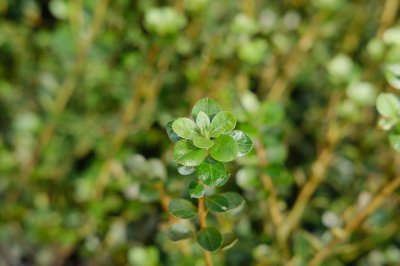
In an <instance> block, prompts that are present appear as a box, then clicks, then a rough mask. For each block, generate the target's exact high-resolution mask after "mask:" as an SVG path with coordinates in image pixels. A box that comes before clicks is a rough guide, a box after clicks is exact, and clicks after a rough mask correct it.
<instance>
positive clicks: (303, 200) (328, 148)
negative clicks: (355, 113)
mask: <svg viewBox="0 0 400 266" xmlns="http://www.w3.org/2000/svg"><path fill="white" fill-rule="evenodd" d="M337 102H338V97H337V96H336V95H334V96H332V97H331V101H330V104H329V107H328V114H327V117H328V118H327V120H328V121H330V123H329V125H328V129H327V137H326V139H327V144H326V145H325V147H324V148H323V149H322V151H321V152H320V154H319V155H318V157H317V159H316V161H315V162H314V163H313V164H312V167H311V174H310V178H309V179H308V181H307V182H306V183H305V185H304V186H303V188H302V189H301V191H300V194H299V196H298V197H297V199H296V201H295V204H294V206H293V208H292V209H291V211H290V212H289V214H288V216H287V218H286V219H285V220H286V222H285V223H284V224H283V226H282V227H281V230H280V231H279V232H278V234H279V237H280V238H281V239H283V240H285V241H286V240H287V238H288V237H289V234H290V233H291V231H292V230H293V229H294V228H295V227H296V226H297V225H298V224H299V222H300V220H301V218H302V216H303V213H304V210H305V208H306V206H307V204H308V203H309V201H310V198H311V196H312V195H313V193H314V192H315V190H316V189H317V187H318V185H319V184H320V183H321V182H322V181H323V179H324V177H325V174H326V171H327V168H328V166H329V163H330V162H331V159H332V157H333V152H334V149H335V146H336V144H337V143H338V142H339V141H340V139H341V137H342V131H343V130H340V129H339V127H338V125H337V122H336V118H335V110H336V106H337Z"/></svg>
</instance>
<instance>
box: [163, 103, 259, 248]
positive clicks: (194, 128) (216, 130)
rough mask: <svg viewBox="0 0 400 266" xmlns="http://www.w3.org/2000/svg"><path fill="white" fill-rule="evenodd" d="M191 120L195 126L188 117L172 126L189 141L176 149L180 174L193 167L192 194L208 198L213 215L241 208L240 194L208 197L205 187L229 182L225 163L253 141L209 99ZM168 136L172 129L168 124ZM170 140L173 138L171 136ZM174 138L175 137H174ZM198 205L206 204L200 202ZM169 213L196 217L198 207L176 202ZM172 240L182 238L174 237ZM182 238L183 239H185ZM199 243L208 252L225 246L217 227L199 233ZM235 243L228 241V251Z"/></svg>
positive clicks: (207, 201) (190, 189)
mask: <svg viewBox="0 0 400 266" xmlns="http://www.w3.org/2000/svg"><path fill="white" fill-rule="evenodd" d="M192 117H193V119H194V120H195V121H196V123H195V122H194V121H192V120H190V119H188V118H179V119H176V120H174V122H173V123H172V130H173V131H174V132H175V133H176V134H177V135H178V136H180V137H182V138H186V140H179V141H178V142H176V143H175V147H174V160H175V162H176V163H177V164H178V171H179V172H180V173H181V174H183V175H187V174H191V173H192V168H189V169H187V168H184V167H188V166H189V167H194V168H195V169H196V170H195V173H196V176H197V178H198V181H192V182H191V183H190V184H189V188H188V190H189V195H190V197H192V198H201V200H203V198H205V208H207V210H209V211H211V212H218V213H222V212H226V211H228V210H230V209H233V208H236V207H238V206H239V205H240V204H241V203H242V202H243V201H244V199H243V197H241V196H240V195H239V194H237V193H233V192H226V193H222V194H218V193H213V194H212V195H206V194H205V186H208V187H212V188H216V187H220V186H223V185H224V184H225V183H226V182H227V181H228V179H229V174H228V173H227V172H226V168H225V165H224V162H230V161H233V160H235V159H236V158H237V157H238V156H244V155H246V154H247V153H249V152H250V150H251V149H252V147H253V143H252V141H251V139H250V138H249V137H248V136H247V135H246V134H245V133H244V132H243V131H240V130H235V131H233V130H234V128H235V126H236V117H235V116H234V115H233V114H232V113H230V112H227V111H221V108H220V107H219V105H218V104H217V103H216V102H215V101H213V100H211V99H208V98H205V99H201V100H200V101H198V102H197V103H196V104H195V105H194V107H193V109H192ZM167 134H168V135H169V136H170V135H171V132H170V128H168V125H167ZM170 138H171V137H170ZM171 139H175V138H171ZM199 204H204V203H200V200H199ZM202 208H204V206H199V216H200V217H199V219H200V220H205V219H206V218H205V217H202V216H203V215H205V213H204V212H203V211H201V209H202ZM169 210H170V213H171V214H172V215H174V216H176V217H179V218H182V219H189V218H193V217H195V216H196V209H195V207H194V206H193V205H192V204H191V203H190V202H188V201H187V200H185V199H173V200H171V202H170V205H169ZM172 237H173V240H179V238H180V236H179V234H178V236H175V235H172ZM182 239H184V238H183V237H182ZM197 242H198V243H199V244H200V246H201V247H202V248H204V249H205V250H208V251H216V250H217V249H218V248H219V247H221V245H222V235H221V233H220V232H219V231H218V230H217V229H216V228H214V227H204V225H203V224H202V225H201V229H200V231H199V232H198V234H197ZM233 242H234V240H230V241H228V243H226V245H225V246H224V247H225V248H226V247H227V246H229V245H230V244H232V243H233Z"/></svg>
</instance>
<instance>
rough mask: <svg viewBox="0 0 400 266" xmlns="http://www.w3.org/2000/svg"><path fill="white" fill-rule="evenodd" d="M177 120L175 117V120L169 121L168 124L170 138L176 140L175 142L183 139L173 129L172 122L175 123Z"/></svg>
mask: <svg viewBox="0 0 400 266" xmlns="http://www.w3.org/2000/svg"><path fill="white" fill-rule="evenodd" d="M175 120H176V119H173V120H171V121H169V122H168V123H167V126H166V130H167V135H168V138H169V139H170V140H171V141H172V142H174V143H175V142H177V141H178V140H181V139H182V138H181V137H179V136H178V135H177V134H176V133H175V131H174V130H173V129H172V123H174V121H175Z"/></svg>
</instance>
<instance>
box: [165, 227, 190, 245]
mask: <svg viewBox="0 0 400 266" xmlns="http://www.w3.org/2000/svg"><path fill="white" fill-rule="evenodd" d="M167 234H168V237H169V239H171V240H172V241H178V240H182V239H188V238H191V237H192V236H193V229H192V227H191V226H190V223H187V222H180V223H175V224H173V225H172V226H171V228H170V229H169V231H168V233H167Z"/></svg>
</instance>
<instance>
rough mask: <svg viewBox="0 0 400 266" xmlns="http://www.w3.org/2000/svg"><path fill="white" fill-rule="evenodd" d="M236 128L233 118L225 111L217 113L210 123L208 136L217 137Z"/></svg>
mask: <svg viewBox="0 0 400 266" xmlns="http://www.w3.org/2000/svg"><path fill="white" fill-rule="evenodd" d="M235 126H236V118H235V116H234V115H233V114H232V113H230V112H227V111H222V112H219V113H218V114H217V115H216V116H215V117H214V118H213V120H212V121H211V125H210V136H211V137H213V138H216V137H218V136H219V135H221V134H223V133H229V132H231V131H232V130H233V129H234V128H235Z"/></svg>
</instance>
